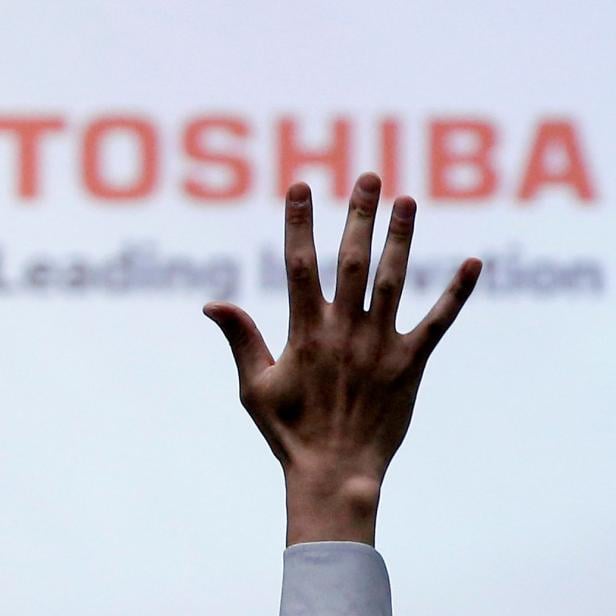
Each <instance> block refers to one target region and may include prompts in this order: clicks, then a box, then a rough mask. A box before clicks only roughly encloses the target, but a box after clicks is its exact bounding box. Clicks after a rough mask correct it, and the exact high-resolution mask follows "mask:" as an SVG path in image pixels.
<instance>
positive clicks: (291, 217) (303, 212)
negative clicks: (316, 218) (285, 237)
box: [287, 207, 309, 225]
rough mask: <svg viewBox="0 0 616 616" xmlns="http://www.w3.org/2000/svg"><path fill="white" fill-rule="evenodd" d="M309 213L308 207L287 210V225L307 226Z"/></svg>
mask: <svg viewBox="0 0 616 616" xmlns="http://www.w3.org/2000/svg"><path fill="white" fill-rule="evenodd" d="M308 214H309V212H308V208H307V207H289V208H287V224H289V225H305V224H306V223H307V222H308V218H309V215H308Z"/></svg>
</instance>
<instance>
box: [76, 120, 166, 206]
mask: <svg viewBox="0 0 616 616" xmlns="http://www.w3.org/2000/svg"><path fill="white" fill-rule="evenodd" d="M118 132H125V133H129V134H131V135H133V136H134V137H135V139H136V140H137V143H138V145H139V154H140V155H139V158H140V162H141V166H140V169H138V170H137V173H136V174H135V178H134V179H133V180H132V181H130V182H129V183H127V184H126V185H123V186H121V185H117V184H115V185H114V184H111V183H110V182H109V181H108V179H106V178H105V177H104V174H103V171H102V167H103V165H102V154H103V145H104V141H105V140H106V139H107V138H109V137H110V136H111V135H112V133H118ZM157 148H158V144H157V139H156V132H155V130H154V127H153V126H152V125H151V124H150V122H149V121H148V120H144V119H141V118H138V117H129V116H118V117H103V118H101V119H99V120H96V121H94V122H92V123H91V124H90V125H89V126H88V127H87V129H86V132H85V135H84V139H83V149H82V161H81V162H82V168H83V181H84V184H85V186H86V188H87V189H88V191H89V192H90V193H91V194H93V195H94V196H96V197H99V198H101V199H138V198H143V197H147V196H148V195H149V194H150V193H151V192H152V190H153V188H154V185H155V184H156V180H157V174H158V159H157V153H158V152H157Z"/></svg>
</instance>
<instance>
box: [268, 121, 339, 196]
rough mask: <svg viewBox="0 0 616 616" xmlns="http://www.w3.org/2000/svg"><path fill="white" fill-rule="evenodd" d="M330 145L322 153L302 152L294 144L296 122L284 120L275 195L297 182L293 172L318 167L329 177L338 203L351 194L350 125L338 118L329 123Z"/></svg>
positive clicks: (280, 131) (281, 124)
mask: <svg viewBox="0 0 616 616" xmlns="http://www.w3.org/2000/svg"><path fill="white" fill-rule="evenodd" d="M331 130H332V141H331V143H330V145H329V146H327V147H325V148H323V149H321V150H316V149H312V150H310V149H307V148H303V147H302V146H300V145H299V144H298V143H297V122H296V120H294V119H292V118H285V119H283V120H281V121H280V122H279V124H278V182H277V185H278V193H279V194H281V195H284V194H285V193H286V191H287V189H288V188H289V186H290V185H291V184H293V182H295V181H296V171H297V170H298V169H299V168H301V167H305V166H307V165H321V166H324V167H325V168H327V169H328V170H329V171H330V173H331V175H332V194H333V195H334V196H335V197H337V198H340V199H343V198H346V197H348V193H349V190H350V160H349V152H350V140H351V139H350V136H351V124H350V122H349V121H348V120H347V119H344V118H337V119H336V120H334V121H333V123H332V129H331Z"/></svg>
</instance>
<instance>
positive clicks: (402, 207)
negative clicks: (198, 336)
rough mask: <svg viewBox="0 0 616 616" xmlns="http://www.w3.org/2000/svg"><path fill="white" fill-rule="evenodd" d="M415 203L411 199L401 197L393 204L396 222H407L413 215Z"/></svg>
mask: <svg viewBox="0 0 616 616" xmlns="http://www.w3.org/2000/svg"><path fill="white" fill-rule="evenodd" d="M415 209H416V205H415V201H413V199H411V197H401V198H398V199H396V201H395V202H394V216H395V217H396V218H397V219H398V220H404V221H405V222H408V221H409V220H411V218H412V217H413V214H414V213H415Z"/></svg>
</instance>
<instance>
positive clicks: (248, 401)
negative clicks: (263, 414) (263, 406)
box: [240, 384, 259, 409]
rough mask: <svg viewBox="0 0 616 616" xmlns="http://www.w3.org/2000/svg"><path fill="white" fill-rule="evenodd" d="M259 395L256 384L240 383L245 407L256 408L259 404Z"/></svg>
mask: <svg viewBox="0 0 616 616" xmlns="http://www.w3.org/2000/svg"><path fill="white" fill-rule="evenodd" d="M258 399H259V396H258V393H257V391H256V389H255V387H254V386H252V385H247V384H242V385H240V402H241V403H242V405H243V406H244V407H245V408H247V409H248V408H254V407H255V406H256V405H257V402H258Z"/></svg>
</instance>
